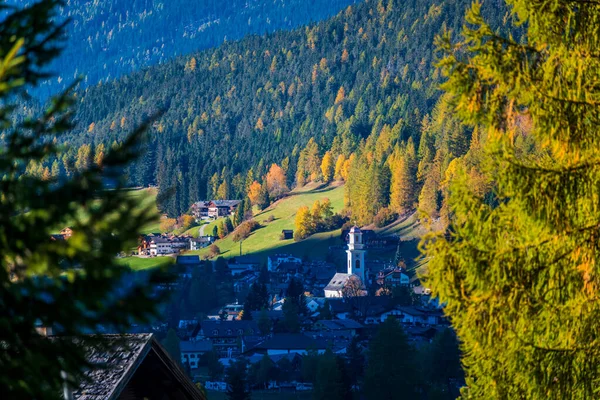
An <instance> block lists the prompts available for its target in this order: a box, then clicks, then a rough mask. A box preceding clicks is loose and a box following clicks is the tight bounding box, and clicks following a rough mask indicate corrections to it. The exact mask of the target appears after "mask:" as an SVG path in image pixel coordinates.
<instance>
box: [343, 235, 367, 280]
mask: <svg viewBox="0 0 600 400" xmlns="http://www.w3.org/2000/svg"><path fill="white" fill-rule="evenodd" d="M364 246H365V245H364V243H363V237H362V232H361V230H360V228H359V227H358V226H353V227H352V229H350V233H348V250H346V254H348V264H347V265H348V274H354V275H356V276H358V277H359V278H360V280H361V282H362V283H363V284H364V285H366V282H365V247H364Z"/></svg>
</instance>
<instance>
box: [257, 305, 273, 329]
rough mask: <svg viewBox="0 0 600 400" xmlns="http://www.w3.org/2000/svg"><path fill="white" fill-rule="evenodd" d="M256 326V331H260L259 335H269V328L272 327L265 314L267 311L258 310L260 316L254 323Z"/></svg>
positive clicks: (267, 315)
mask: <svg viewBox="0 0 600 400" xmlns="http://www.w3.org/2000/svg"><path fill="white" fill-rule="evenodd" d="M256 323H257V325H258V329H260V333H261V334H263V335H268V334H269V333H271V328H272V327H273V323H272V322H271V319H270V318H269V314H267V310H266V309H265V308H263V309H262V310H260V315H259V316H258V321H256Z"/></svg>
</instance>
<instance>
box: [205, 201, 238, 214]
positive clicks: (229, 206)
mask: <svg viewBox="0 0 600 400" xmlns="http://www.w3.org/2000/svg"><path fill="white" fill-rule="evenodd" d="M240 203H241V201H240V200H211V201H210V202H209V204H208V216H209V217H211V218H218V217H226V216H228V215H231V214H233V212H234V211H235V209H236V208H237V206H238V205H239V204H240Z"/></svg>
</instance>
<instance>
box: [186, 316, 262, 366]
mask: <svg viewBox="0 0 600 400" xmlns="http://www.w3.org/2000/svg"><path fill="white" fill-rule="evenodd" d="M260 336H261V335H260V331H259V329H258V325H257V324H256V322H255V321H238V320H234V321H212V320H206V321H202V326H201V329H200V334H199V336H198V338H199V339H207V340H209V341H210V342H211V343H212V346H213V349H214V350H215V351H216V352H217V354H218V355H219V357H228V358H231V357H236V356H238V355H240V354H241V353H242V352H243V349H244V347H245V343H244V341H245V340H246V339H249V340H253V339H258V338H260Z"/></svg>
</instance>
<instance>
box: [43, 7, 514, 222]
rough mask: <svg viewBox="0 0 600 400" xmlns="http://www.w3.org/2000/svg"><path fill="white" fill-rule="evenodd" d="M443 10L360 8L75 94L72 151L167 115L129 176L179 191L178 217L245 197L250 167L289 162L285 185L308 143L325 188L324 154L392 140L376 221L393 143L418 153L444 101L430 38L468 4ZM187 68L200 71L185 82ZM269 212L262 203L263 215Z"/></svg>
mask: <svg viewBox="0 0 600 400" xmlns="http://www.w3.org/2000/svg"><path fill="white" fill-rule="evenodd" d="M438 3H440V2H439V1H437V0H425V1H421V0H419V1H417V0H410V1H402V2H400V1H396V0H393V1H388V2H383V3H382V6H381V7H380V6H379V2H377V1H369V2H362V3H360V4H357V5H355V6H352V7H351V8H349V9H347V10H344V11H343V12H341V13H340V14H338V15H337V16H335V17H333V18H331V19H329V20H327V21H323V22H321V23H318V24H315V25H311V26H308V27H306V28H302V29H297V30H294V31H292V32H276V33H273V34H271V35H268V36H266V37H255V36H252V37H248V38H245V39H243V40H241V41H239V42H228V43H226V44H224V45H222V46H220V47H219V48H217V49H213V50H207V51H204V52H202V53H198V54H194V55H191V56H186V57H181V58H178V59H177V60H174V61H172V62H168V63H165V64H164V65H160V66H155V67H152V68H149V69H147V70H145V71H143V72H138V73H134V74H132V75H131V76H128V77H126V78H122V79H119V80H117V81H113V82H108V83H106V84H103V85H101V86H95V87H90V88H88V89H87V90H86V91H85V92H84V91H82V92H81V93H79V96H80V97H79V99H80V101H79V107H80V112H79V125H78V128H77V129H75V130H74V132H73V133H74V134H73V135H72V136H71V137H70V138H69V140H70V142H71V143H73V145H74V148H78V147H80V146H81V145H82V144H83V143H88V144H89V143H91V144H92V146H93V147H94V148H95V147H96V146H97V145H98V143H100V142H102V143H105V144H109V143H112V142H113V141H115V140H116V141H117V142H118V141H121V140H122V137H123V133H122V132H123V130H124V129H127V128H128V127H130V126H132V124H135V123H136V122H137V121H139V120H140V119H142V118H144V116H146V115H149V114H151V113H153V112H155V111H156V110H159V109H166V112H165V114H164V115H163V117H162V118H161V119H160V121H158V123H157V124H155V126H153V130H152V135H151V137H150V141H149V143H148V154H147V155H146V156H145V157H144V159H143V160H141V161H140V162H139V163H138V164H136V165H133V166H132V167H131V168H129V169H128V173H129V178H130V181H131V184H132V185H148V184H158V185H159V187H160V188H161V193H162V192H165V191H166V189H167V188H170V187H174V188H175V193H174V195H173V199H170V200H167V198H166V197H161V200H162V201H161V203H160V207H161V210H163V211H165V212H167V213H168V214H169V215H171V216H176V215H180V214H182V213H183V212H184V211H185V210H187V208H188V207H189V205H190V204H191V203H192V202H193V201H197V200H200V199H205V198H210V197H215V196H214V195H216V194H217V192H218V189H219V187H221V186H222V185H224V186H223V188H225V187H227V188H228V190H227V192H228V195H229V197H231V198H240V199H241V198H244V197H245V195H246V193H245V189H246V185H245V182H244V181H245V180H244V179H243V177H246V176H247V172H248V171H249V170H250V169H251V168H252V170H253V179H256V180H257V181H259V182H261V181H263V180H264V179H263V177H264V175H265V173H266V170H267V166H269V165H271V164H272V163H278V164H281V165H283V162H282V160H284V159H286V158H288V157H289V162H288V163H287V164H288V165H287V169H286V176H288V177H291V176H295V175H296V168H297V166H298V165H299V164H301V163H300V161H302V160H299V156H300V154H301V153H302V154H305V153H304V152H303V150H304V148H305V147H306V145H307V143H308V142H309V140H310V139H311V138H312V137H314V141H315V145H314V146H311V148H313V150H314V149H317V152H316V154H313V153H314V151H313V152H307V153H306V154H305V155H306V157H304V158H307V159H306V160H304V161H303V162H304V163H305V164H306V165H301V167H302V168H308V169H307V172H310V173H311V176H307V177H306V178H307V179H313V178H314V179H318V178H319V175H320V165H319V160H320V157H322V154H320V153H324V150H327V149H331V154H332V156H333V159H336V158H337V156H338V155H339V154H344V155H345V156H346V157H348V156H349V155H350V153H352V152H358V153H360V152H362V151H363V150H365V156H366V154H367V153H371V152H372V148H374V147H375V146H376V142H377V141H378V138H379V137H380V136H381V132H382V131H386V132H389V134H387V137H388V139H386V140H383V139H382V140H380V141H379V142H380V144H381V145H379V147H380V151H378V152H377V159H374V160H369V161H372V162H369V164H368V165H369V166H371V168H372V169H373V171H370V172H369V173H370V175H372V176H373V177H376V179H371V180H369V182H370V183H372V185H373V187H370V186H369V187H367V190H372V189H376V190H377V191H378V192H375V193H374V194H375V196H376V197H377V200H376V202H375V203H376V204H375V206H374V207H373V208H372V210H369V213H372V215H375V214H374V213H376V212H377V211H378V209H379V208H380V207H381V206H385V205H386V204H385V203H386V202H387V201H388V200H387V199H386V196H387V194H386V192H387V190H388V189H387V188H386V186H389V183H388V185H386V184H385V178H386V176H387V175H388V174H389V170H386V167H385V157H387V155H388V153H389V149H388V144H389V145H392V146H393V145H394V144H395V143H397V142H399V141H405V140H407V139H408V138H409V137H414V139H415V142H418V140H416V139H418V136H419V133H420V124H421V119H422V115H424V114H425V113H428V112H430V111H431V108H432V107H433V105H434V104H435V101H436V100H437V97H438V92H437V90H436V88H437V85H438V83H439V78H438V76H437V74H436V73H435V72H433V71H432V69H431V64H432V61H433V57H434V56H433V54H434V52H433V39H434V36H435V34H437V33H439V32H441V31H442V29H443V27H445V28H448V29H458V28H459V27H460V26H461V25H462V18H461V17H462V13H463V10H464V9H465V8H466V6H467V4H469V3H470V1H467V0H456V1H452V2H443V3H441V4H438ZM489 7H490V8H491V7H492V6H489ZM493 7H494V9H495V13H494V15H495V16H496V15H498V16H497V18H501V16H502V15H501V14H502V13H498V12H497V10H496V9H497V6H495V5H494V6H493ZM344 50H346V52H344ZM344 53H347V58H346V59H344V56H343V55H344ZM192 57H194V58H195V60H196V61H197V66H196V69H195V72H193V73H190V72H186V65H189V62H190V60H191V58H192ZM274 60H275V63H274V62H273V61H274ZM274 64H275V67H273V65H274ZM342 86H343V88H344V93H345V95H344V96H343V99H341V100H340V99H339V96H338V94H339V92H340V88H341V87H342ZM336 98H338V100H337V101H336ZM123 118H124V120H123ZM259 120H260V121H262V123H260V124H259V123H258V121H259ZM122 121H124V122H123V124H124V128H121V122H122ZM92 123H94V127H93V131H92V132H90V131H89V127H90V126H91V124H92ZM386 126H387V128H385V127H386ZM111 127H112V129H111ZM384 128H385V129H384ZM316 133H318V136H315V134H316ZM384 136H385V135H384ZM371 137H372V138H371ZM368 138H371V139H370V140H368V143H365V144H362V143H361V141H362V140H363V139H368ZM457 147H460V146H458V145H457ZM309 153H310V154H309ZM75 156H76V152H75V151H74V152H72V153H70V156H69V157H71V159H74V158H75ZM157 160H160V162H158V161H157ZM141 163H144V165H140V164H141ZM50 166H51V163H50V164H48V167H50ZM315 169H316V170H315ZM368 169H369V168H367V170H368ZM313 175H314V176H313ZM213 178H214V182H213ZM263 186H265V190H266V185H265V182H263ZM268 201H269V199H268V196H267V195H266V193H264V195H263V196H262V199H261V201H259V202H258V205H259V208H261V209H264V208H265V207H267V206H268ZM367 215H371V214H367Z"/></svg>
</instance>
